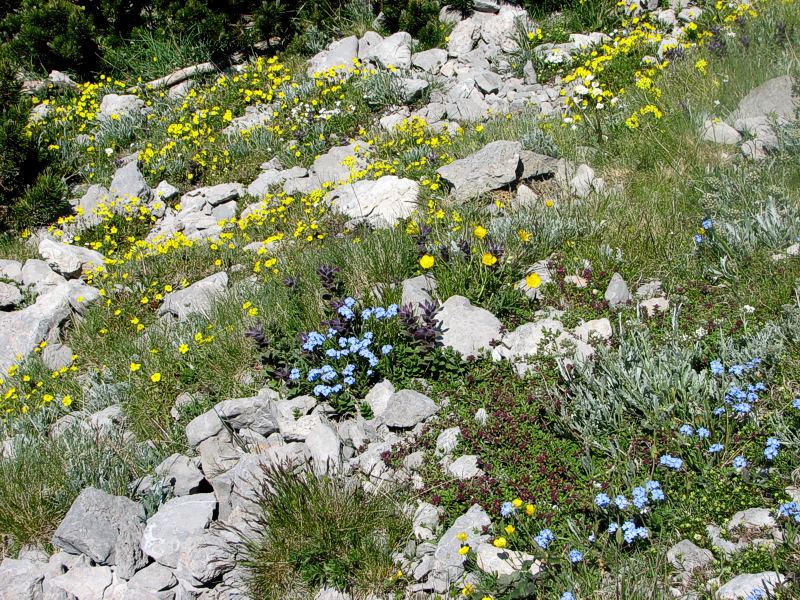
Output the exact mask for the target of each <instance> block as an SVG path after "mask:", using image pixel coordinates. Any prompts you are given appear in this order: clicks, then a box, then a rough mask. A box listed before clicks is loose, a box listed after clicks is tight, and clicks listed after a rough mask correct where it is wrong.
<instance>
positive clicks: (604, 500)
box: [594, 494, 611, 508]
mask: <svg viewBox="0 0 800 600" xmlns="http://www.w3.org/2000/svg"><path fill="white" fill-rule="evenodd" d="M594 503H595V504H596V505H597V507H598V508H608V506H609V504H611V498H609V497H608V494H597V496H595V497H594Z"/></svg>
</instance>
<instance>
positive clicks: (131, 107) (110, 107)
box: [98, 94, 144, 121]
mask: <svg viewBox="0 0 800 600" xmlns="http://www.w3.org/2000/svg"><path fill="white" fill-rule="evenodd" d="M142 109H144V100H142V99H141V98H137V97H136V96H134V95H133V94H123V95H120V94H106V95H105V96H103V99H102V100H101V101H100V110H99V112H98V119H100V120H101V121H108V120H111V119H114V118H124V117H133V116H138V115H141V114H142Z"/></svg>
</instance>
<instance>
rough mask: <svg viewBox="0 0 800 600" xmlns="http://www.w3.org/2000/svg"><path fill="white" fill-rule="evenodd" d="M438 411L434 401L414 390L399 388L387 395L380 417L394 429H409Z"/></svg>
mask: <svg viewBox="0 0 800 600" xmlns="http://www.w3.org/2000/svg"><path fill="white" fill-rule="evenodd" d="M437 412H439V407H438V406H437V405H436V403H435V402H434V401H433V400H431V399H430V398H428V396H426V395H425V394H421V393H419V392H415V391H414V390H399V391H397V392H395V393H394V394H392V395H391V396H390V397H389V400H388V403H387V407H386V410H385V411H383V413H382V414H381V419H383V421H384V423H386V425H388V426H389V427H392V428H395V429H411V428H412V427H414V426H415V425H416V424H417V423H421V422H422V421H424V420H425V419H427V418H429V417H432V416H433V415H435V414H436V413H437Z"/></svg>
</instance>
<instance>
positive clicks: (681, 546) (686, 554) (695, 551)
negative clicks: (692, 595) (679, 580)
mask: <svg viewBox="0 0 800 600" xmlns="http://www.w3.org/2000/svg"><path fill="white" fill-rule="evenodd" d="M667 560H668V561H669V562H670V564H671V565H672V566H673V567H674V568H675V569H677V570H679V571H684V572H687V573H689V572H691V571H694V570H695V569H704V568H705V567H707V566H708V565H710V564H711V563H713V562H714V555H713V554H712V553H711V551H710V550H706V549H705V548H700V547H699V546H697V545H695V544H694V543H692V542H691V541H689V540H681V541H680V542H678V543H677V544H675V545H674V546H672V547H671V548H670V549H669V550H667Z"/></svg>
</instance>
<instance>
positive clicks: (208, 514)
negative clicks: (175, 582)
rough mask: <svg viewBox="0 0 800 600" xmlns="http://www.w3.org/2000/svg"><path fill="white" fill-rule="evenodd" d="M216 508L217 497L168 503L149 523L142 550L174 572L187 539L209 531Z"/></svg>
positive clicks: (197, 495)
mask: <svg viewBox="0 0 800 600" xmlns="http://www.w3.org/2000/svg"><path fill="white" fill-rule="evenodd" d="M216 508H217V500H216V498H215V497H214V494H194V495H192V496H182V497H180V498H173V499H172V500H168V501H167V502H166V503H165V504H164V505H162V506H161V508H160V509H159V510H158V512H157V513H156V514H155V515H153V516H152V517H150V518H149V519H148V520H147V526H146V527H145V530H144V535H143V536H142V543H141V546H142V550H143V551H144V553H145V554H147V556H150V557H152V558H153V559H154V560H155V561H156V562H158V563H160V564H162V565H164V566H167V567H171V568H173V569H174V568H175V567H176V566H177V564H178V557H179V552H180V549H181V546H182V544H183V542H184V541H185V539H186V538H187V537H188V536H189V535H192V534H194V533H199V532H201V531H202V530H204V529H205V528H206V527H208V524H209V523H210V522H211V519H212V517H213V516H214V512H215V510H216Z"/></svg>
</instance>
